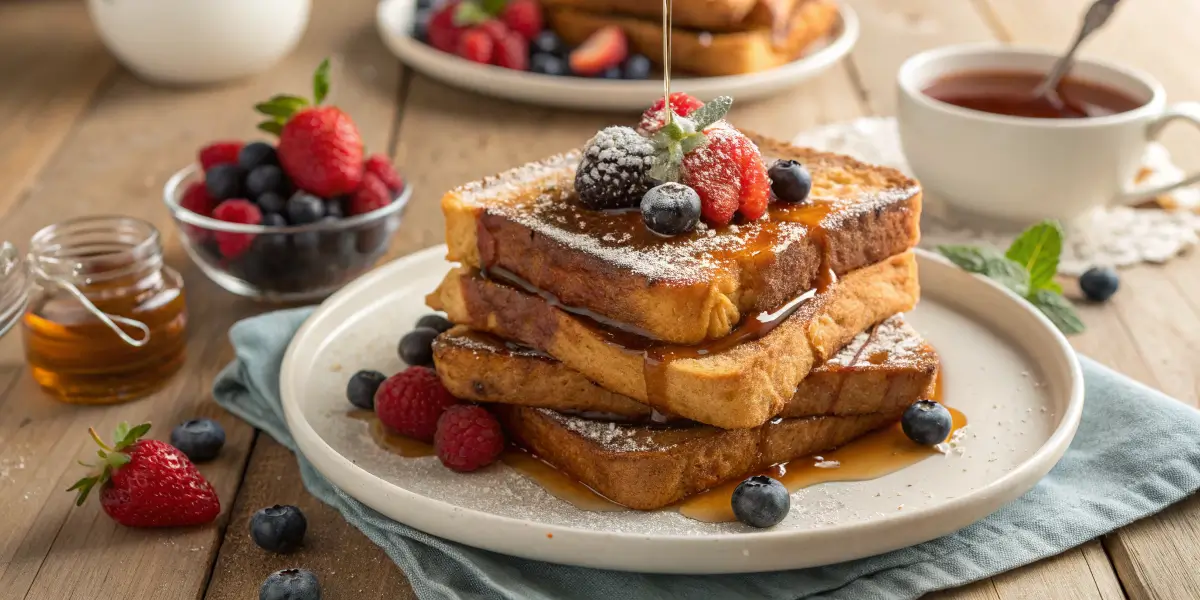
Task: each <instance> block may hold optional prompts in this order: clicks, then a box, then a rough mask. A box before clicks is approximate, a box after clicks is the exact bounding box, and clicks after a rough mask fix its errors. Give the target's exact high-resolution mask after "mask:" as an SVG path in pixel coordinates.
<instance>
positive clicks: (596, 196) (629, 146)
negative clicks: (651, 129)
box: [575, 127, 654, 210]
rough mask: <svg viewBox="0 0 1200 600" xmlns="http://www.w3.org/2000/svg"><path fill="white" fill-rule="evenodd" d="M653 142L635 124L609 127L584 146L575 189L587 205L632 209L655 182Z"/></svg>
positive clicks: (593, 207)
mask: <svg viewBox="0 0 1200 600" xmlns="http://www.w3.org/2000/svg"><path fill="white" fill-rule="evenodd" d="M653 164H654V143H653V142H651V141H650V140H648V139H646V138H644V137H642V136H640V135H638V132H636V131H634V130H633V128H632V127H606V128H604V129H602V130H600V132H599V133H597V134H596V135H595V137H593V138H592V139H591V140H590V141H589V142H588V143H587V146H585V147H584V149H583V159H582V160H581V161H580V163H579V169H578V170H577V171H576V172H575V192H576V193H577V194H578V195H579V200H580V202H582V203H583V204H584V206H587V207H588V208H592V209H596V210H604V209H615V208H633V207H636V206H638V205H639V204H640V203H641V201H642V196H644V195H645V194H646V191H647V190H649V189H650V186H651V184H652V183H653V182H652V181H651V179H650V167H651V166H653Z"/></svg>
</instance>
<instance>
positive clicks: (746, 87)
mask: <svg viewBox="0 0 1200 600" xmlns="http://www.w3.org/2000/svg"><path fill="white" fill-rule="evenodd" d="M838 10H839V20H838V23H837V25H836V26H835V28H834V30H833V35H832V36H831V37H830V39H828V40H827V41H826V42H825V44H824V45H823V46H821V47H819V48H817V49H814V50H810V51H809V52H808V53H807V54H806V55H805V56H803V57H801V58H799V59H797V60H795V61H792V62H790V63H788V64H786V65H783V66H781V67H777V68H775V69H771V70H768V71H762V72H760V73H750V74H747V75H731V76H725V77H695V78H683V77H681V78H672V80H671V86H672V88H673V89H674V90H676V91H680V92H688V93H689V94H692V95H693V96H696V97H697V98H700V99H701V100H709V99H711V98H715V97H716V96H722V95H727V96H733V97H734V98H737V99H738V100H739V101H746V100H752V99H755V98H760V97H763V96H767V95H770V94H773V93H775V92H778V91H780V90H783V89H786V88H789V87H792V86H795V85H796V84H799V83H800V82H802V81H805V80H807V79H810V78H812V77H815V76H816V75H818V74H820V73H821V72H823V71H825V70H826V69H828V68H830V67H832V66H833V65H835V64H837V62H838V61H839V60H841V59H842V57H844V56H846V55H847V54H849V53H850V50H851V49H852V48H853V47H854V43H855V42H857V41H858V31H859V27H858V17H857V16H856V15H855V14H854V11H853V10H851V9H850V7H849V6H847V5H846V3H844V2H843V3H839V5H838ZM415 14H416V13H415V2H414V0H383V1H382V2H380V3H379V7H378V8H377V9H376V11H375V21H376V25H377V26H378V28H379V35H380V36H381V37H382V38H383V41H384V43H385V44H387V46H388V48H390V49H391V50H392V53H393V54H395V55H396V56H398V57H400V60H402V61H404V63H405V64H407V65H408V66H410V67H412V68H414V69H416V70H417V71H420V72H421V73H423V74H425V75H427V76H429V77H432V78H434V79H437V80H439V81H441V82H443V83H446V84H448V85H451V86H454V87H460V88H464V89H468V90H472V91H476V92H479V93H481V94H485V95H489V96H496V97H499V98H506V99H508V100H515V101H518V102H527V103H530V104H540V105H543V106H556V107H563V108H577V109H592V110H637V111H642V110H645V109H646V108H647V107H648V106H650V104H651V103H653V102H654V100H656V99H657V98H659V97H661V96H662V82H661V81H659V80H657V79H652V80H646V81H614V80H603V79H587V78H582V77H555V76H549V75H540V74H537V73H529V72H523V71H514V70H512V69H503V68H500V67H493V66H488V65H480V64H476V63H473V62H470V61H468V60H464V59H461V58H459V57H457V56H453V55H451V54H447V53H445V52H442V51H440V50H436V49H434V48H432V47H430V46H428V45H426V44H424V43H422V42H420V41H418V40H416V39H414V38H413V37H412V35H411V32H412V28H413V18H414V16H415Z"/></svg>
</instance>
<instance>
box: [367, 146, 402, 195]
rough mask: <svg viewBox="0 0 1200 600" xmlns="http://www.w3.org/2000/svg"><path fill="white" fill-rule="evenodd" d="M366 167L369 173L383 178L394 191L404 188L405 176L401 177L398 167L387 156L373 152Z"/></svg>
mask: <svg viewBox="0 0 1200 600" xmlns="http://www.w3.org/2000/svg"><path fill="white" fill-rule="evenodd" d="M364 168H365V169H366V171H367V173H370V174H372V175H374V176H376V177H378V178H380V179H381V180H383V183H384V184H385V185H387V187H388V189H389V190H391V191H392V192H393V193H395V192H399V191H400V190H402V189H404V178H402V177H400V174H399V173H397V172H396V168H395V167H393V166H392V161H391V160H389V159H388V157H387V156H384V155H383V154H372V155H371V156H369V157H367V163H366V165H364ZM364 177H365V175H364Z"/></svg>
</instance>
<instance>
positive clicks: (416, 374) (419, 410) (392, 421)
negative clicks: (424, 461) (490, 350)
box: [375, 367, 458, 443]
mask: <svg viewBox="0 0 1200 600" xmlns="http://www.w3.org/2000/svg"><path fill="white" fill-rule="evenodd" d="M457 403H458V399H456V398H455V397H454V396H451V395H450V392H449V391H448V390H446V386H444V385H442V380H440V379H438V376H437V373H436V372H435V371H434V370H433V369H430V368H429V367H409V368H407V369H405V370H404V371H401V372H400V373H397V374H395V375H392V376H391V377H388V378H387V380H385V381H384V382H383V383H382V384H380V386H379V390H378V391H376V392H375V416H377V417H379V420H380V421H381V422H383V424H384V425H387V426H388V427H389V428H391V429H392V430H394V431H396V432H397V433H400V434H401V435H406V436H408V437H410V438H413V439H415V440H420V441H422V442H431V443H432V442H433V436H434V434H435V433H436V432H437V423H438V417H441V416H442V413H443V412H445V410H446V409H447V408H449V407H451V406H454V405H455V404H457Z"/></svg>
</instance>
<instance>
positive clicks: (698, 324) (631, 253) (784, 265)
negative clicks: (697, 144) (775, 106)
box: [442, 134, 921, 344]
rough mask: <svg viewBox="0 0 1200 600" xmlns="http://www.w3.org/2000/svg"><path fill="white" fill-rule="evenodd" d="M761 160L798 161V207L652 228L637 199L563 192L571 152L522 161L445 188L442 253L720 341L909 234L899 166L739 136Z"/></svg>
mask: <svg viewBox="0 0 1200 600" xmlns="http://www.w3.org/2000/svg"><path fill="white" fill-rule="evenodd" d="M748 135H749V137H750V138H751V139H752V140H753V141H754V142H755V143H756V144H757V145H758V146H759V149H760V150H761V151H762V154H763V157H764V159H766V160H767V161H770V160H772V159H781V158H786V159H793V160H798V161H800V162H802V163H804V164H805V165H806V166H807V168H808V169H809V171H810V172H811V173H812V177H813V188H812V192H811V193H810V198H812V200H813V202H812V204H810V205H805V206H799V207H796V206H789V205H785V204H781V203H772V205H771V207H770V209H769V211H768V217H767V218H766V219H760V220H756V221H752V222H749V223H742V224H740V225H739V224H730V225H726V226H723V227H720V228H708V227H700V228H698V229H697V230H696V231H694V232H691V233H688V234H685V235H680V236H676V237H673V238H662V237H660V236H658V235H656V234H654V233H651V232H650V231H648V230H647V229H646V227H645V225H644V224H643V223H642V220H641V216H640V214H638V212H637V211H632V212H624V213H616V214H614V213H601V212H598V211H593V210H589V209H586V208H584V207H582V206H581V205H580V204H579V202H578V200H577V199H576V198H575V194H574V179H575V168H576V166H577V164H578V161H579V153H578V152H570V153H566V154H561V155H558V156H555V157H552V158H549V159H547V160H544V161H540V162H534V163H529V164H527V165H524V166H522V167H519V168H516V169H513V170H510V171H508V172H505V173H502V174H500V175H497V176H494V177H489V178H486V179H483V180H481V181H477V182H474V183H470V184H467V185H465V186H462V187H459V188H457V189H454V190H451V191H450V192H449V193H447V194H446V195H445V196H444V197H443V198H442V210H443V213H444V214H445V217H446V242H447V246H448V247H449V251H448V256H447V258H448V259H449V260H451V261H456V262H460V263H463V264H464V265H467V266H469V267H474V268H476V269H487V270H489V271H491V272H502V271H507V272H511V273H512V274H515V275H516V276H517V277H519V278H521V279H523V280H525V281H527V282H529V283H530V284H532V285H533V286H535V287H537V288H539V289H540V290H543V291H545V292H547V293H549V294H551V295H553V296H554V297H555V298H556V299H557V301H558V302H559V303H561V304H562V305H564V306H567V307H575V308H577V309H580V310H581V311H586V312H588V313H594V314H595V315H601V316H602V317H604V318H606V319H608V320H611V321H614V322H617V323H620V324H622V325H623V326H624V327H625V328H626V329H629V330H633V331H638V332H640V333H641V334H642V335H644V336H645V337H649V338H653V339H657V340H662V341H666V342H671V343H675V344H697V343H700V342H702V341H704V340H706V339H718V338H721V337H724V336H726V335H728V334H729V332H730V331H732V330H733V329H734V328H735V327H736V326H737V325H738V323H739V322H741V321H742V320H744V319H746V318H748V316H749V315H754V314H757V313H760V312H764V311H773V310H775V309H777V308H779V307H780V306H782V305H783V304H785V303H786V302H788V301H790V300H792V299H793V298H795V297H796V296H798V295H800V294H802V293H804V292H805V291H806V290H809V289H812V288H814V287H816V286H817V284H818V283H819V282H820V281H821V279H822V278H825V277H827V273H829V272H833V273H834V274H836V275H839V276H840V275H844V274H846V273H849V272H850V271H852V270H854V269H858V268H860V267H865V266H867V265H871V264H874V263H877V262H879V261H881V260H884V259H885V258H887V257H889V256H893V255H896V254H900V253H902V252H904V251H906V250H908V249H910V248H912V247H913V246H915V245H916V243H917V241H918V239H919V237H920V212H921V190H920V187H919V186H918V184H917V182H915V181H913V180H912V179H909V178H908V177H906V176H905V175H903V174H901V173H900V172H899V171H896V170H893V169H889V168H886V167H878V166H871V165H867V164H864V163H861V162H858V161H856V160H854V159H852V158H850V157H847V156H843V155H838V154H831V153H826V152H819V151H816V150H812V149H807V148H798V147H794V146H790V145H788V144H786V143H783V142H778V141H774V140H770V139H768V138H764V137H761V136H757V135H754V134H748Z"/></svg>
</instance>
